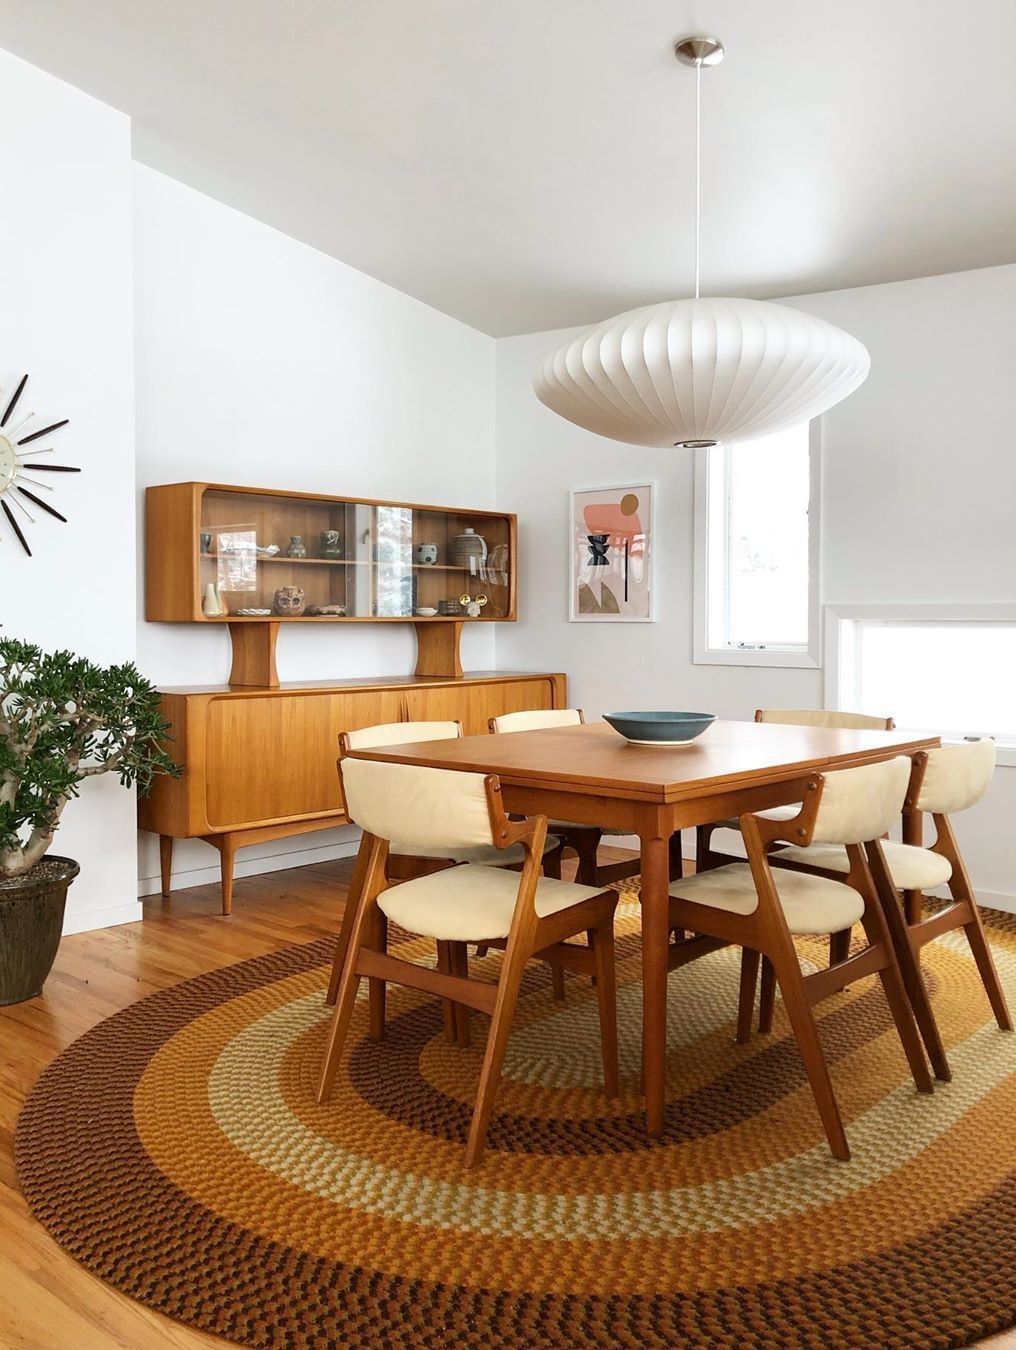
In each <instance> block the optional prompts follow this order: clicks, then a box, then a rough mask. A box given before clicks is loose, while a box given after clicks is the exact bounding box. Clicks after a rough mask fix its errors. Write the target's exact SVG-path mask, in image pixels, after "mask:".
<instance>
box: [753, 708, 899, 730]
mask: <svg viewBox="0 0 1016 1350" xmlns="http://www.w3.org/2000/svg"><path fill="white" fill-rule="evenodd" d="M755 721H756V722H781V723H782V724H783V725H784V726H792V727H833V728H838V729H839V730H841V731H892V729H893V719H892V718H891V717H871V716H869V714H868V713H855V712H828V711H826V710H825V709H822V708H759V709H758V710H757V711H756V713H755Z"/></svg>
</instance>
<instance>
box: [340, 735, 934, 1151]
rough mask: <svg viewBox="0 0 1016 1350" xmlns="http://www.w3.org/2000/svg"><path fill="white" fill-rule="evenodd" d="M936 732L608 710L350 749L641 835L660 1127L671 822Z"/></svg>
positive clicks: (652, 1080)
mask: <svg viewBox="0 0 1016 1350" xmlns="http://www.w3.org/2000/svg"><path fill="white" fill-rule="evenodd" d="M938 743H939V742H938V738H937V737H934V736H932V737H928V736H914V735H912V734H911V735H908V734H907V733H906V732H901V731H853V730H840V729H834V728H828V727H803V726H786V725H783V724H780V723H772V722H733V721H729V722H728V721H717V722H714V723H713V724H712V726H710V727H709V728H708V729H707V730H706V731H705V732H704V734H703V735H702V736H700V737H699V738H698V739H697V740H694V741H689V742H686V743H684V744H683V745H669V746H651V747H650V746H642V745H632V744H630V743H629V742H627V741H625V740H624V739H623V738H622V737H621V736H620V735H618V733H617V732H616V731H614V730H613V728H612V727H610V726H608V725H607V724H606V723H605V722H593V723H588V724H585V725H582V726H567V727H554V728H546V729H543V730H539V731H520V732H511V733H505V734H501V735H489V736H466V737H462V738H460V739H458V740H448V741H426V742H420V743H410V744H406V745H394V746H388V747H384V746H380V747H372V748H371V749H369V750H366V749H365V750H357V751H355V752H353V753H354V754H355V755H356V757H357V758H361V759H376V760H385V761H391V762H396V763H400V764H420V765H428V766H430V767H432V768H438V769H459V770H465V771H468V772H471V773H483V774H496V775H497V776H498V778H499V779H500V782H501V789H502V793H503V798H504V803H505V806H506V808H507V809H508V810H509V811H510V812H517V813H519V814H521V815H536V814H542V815H546V816H548V817H550V818H551V819H552V820H568V821H574V822H577V823H580V824H588V825H601V826H610V827H612V828H614V829H620V830H623V831H625V832H626V833H631V834H633V835H636V836H638V839H639V845H640V850H641V895H640V898H641V907H642V1084H643V1092H644V1094H645V1105H646V1123H647V1128H648V1131H649V1133H650V1135H653V1136H659V1135H660V1134H661V1133H662V1131H663V1117H664V1101H665V1090H666V1030H667V1020H666V1019H667V973H668V961H669V959H670V951H669V950H668V949H670V948H671V943H670V928H669V923H668V890H669V884H670V880H671V874H672V873H673V875H675V876H677V875H680V831H681V830H682V829H686V828H689V827H692V826H696V825H707V824H711V823H713V822H715V821H719V820H725V819H727V818H730V817H736V816H740V815H743V814H744V813H746V812H750V811H760V810H764V809H765V808H767V807H771V806H783V805H786V804H788V803H791V802H796V801H800V800H801V799H802V797H803V796H804V793H805V789H806V784H807V782H808V781H809V779H811V780H812V781H813V780H814V775H815V774H816V773H822V772H824V771H826V770H835V769H846V768H852V767H854V766H856V765H860V764H871V763H874V762H876V761H878V760H885V759H890V758H892V757H893V756H894V755H911V754H914V753H915V752H916V751H918V750H927V749H931V748H933V747H934V746H936V745H938Z"/></svg>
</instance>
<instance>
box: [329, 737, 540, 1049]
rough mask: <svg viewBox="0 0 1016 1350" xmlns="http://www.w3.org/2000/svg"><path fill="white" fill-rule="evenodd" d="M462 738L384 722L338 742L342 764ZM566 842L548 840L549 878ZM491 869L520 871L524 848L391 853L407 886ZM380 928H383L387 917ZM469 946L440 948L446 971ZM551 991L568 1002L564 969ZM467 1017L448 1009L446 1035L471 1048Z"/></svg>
mask: <svg viewBox="0 0 1016 1350" xmlns="http://www.w3.org/2000/svg"><path fill="white" fill-rule="evenodd" d="M461 735H462V723H461V722H437V721H433V722H423V721H420V722H382V723H379V724H378V725H376V726H372V727H359V728H357V729H356V730H355V731H343V732H342V733H341V734H340V736H339V755H340V758H341V757H342V756H344V755H348V754H349V752H350V750H369V749H371V748H372V747H373V746H378V745H408V744H411V743H413V742H416V743H419V742H420V741H450V740H457V739H458V738H459V737H461ZM562 852H563V848H562V845H561V841H560V840H559V839H558V838H557V837H556V836H554V835H548V836H547V838H546V840H545V842H544V847H543V860H542V865H543V870H544V872H545V873H546V875H547V876H550V877H560V875H561V855H562ZM464 862H472V863H486V864H488V865H489V866H491V867H511V868H515V869H519V868H521V867H522V865H523V864H524V862H525V850H524V849H523V848H522V847H521V846H515V847H512V848H506V849H499V848H493V847H491V848H484V847H478V848H468V849H453V848H450V847H445V846H444V845H441V844H438V845H435V846H434V847H433V848H431V849H428V850H426V851H424V852H420V851H417V850H413V849H411V848H409V847H408V846H407V845H404V844H402V843H401V842H397V843H393V844H392V845H391V847H390V849H389V853H388V861H387V864H386V875H387V877H388V879H389V881H408V880H411V879H412V878H413V877H418V876H424V875H426V874H427V873H429V872H440V871H443V870H444V869H445V868H448V867H454V866H455V865H456V864H457V863H464ZM380 922H381V923H382V924H383V923H384V918H383V916H382V918H381V920H380ZM342 948H343V944H342V943H341V942H340V943H339V945H338V948H337V949H336V952H335V958H334V960H333V962H332V971H331V977H330V979H329V982H328V992H327V994H326V996H325V1001H326V1002H327V1003H328V1005H329V1006H331V1005H333V1004H334V1003H335V999H336V996H337V994H338V988H339V976H340V975H341V973H342V958H343V956H344V954H345V953H344V950H342ZM466 959H467V957H466V949H465V946H464V945H462V946H461V947H460V946H458V945H456V944H451V945H449V944H447V943H442V944H440V946H439V948H438V960H439V963H440V964H441V965H442V966H448V968H449V969H450V968H451V966H452V965H454V966H455V967H456V968H459V967H461V965H462V964H463V963H464V962H465V961H466ZM551 985H552V989H553V993H554V997H555V999H557V1000H558V1002H561V1001H562V1000H563V999H564V970H563V969H562V968H561V967H560V966H559V965H552V966H551ZM383 998H384V994H383V990H382V989H379V987H378V986H377V985H376V984H372V985H371V1001H372V1005H375V1010H374V1016H375V1019H376V1018H378V1017H380V1019H381V1021H382V1022H383V1020H384V1008H383V1006H382V1007H381V1008H380V1010H378V1009H377V1007H376V1005H377V1003H378V1000H379V999H380V1000H381V1002H382V1004H383ZM468 1026H469V1022H468V1015H467V1013H466V1010H465V1009H464V1008H462V1009H455V1008H454V1006H453V1005H452V1004H451V1003H447V1004H446V1006H445V1030H446V1034H448V1035H449V1039H454V1040H458V1041H460V1043H462V1044H467V1043H468Z"/></svg>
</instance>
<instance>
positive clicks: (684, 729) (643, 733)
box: [603, 712, 716, 745]
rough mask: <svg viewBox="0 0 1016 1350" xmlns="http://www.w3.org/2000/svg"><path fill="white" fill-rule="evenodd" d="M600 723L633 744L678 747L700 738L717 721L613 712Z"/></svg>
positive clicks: (690, 714) (708, 715) (708, 716)
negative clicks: (603, 722) (610, 727)
mask: <svg viewBox="0 0 1016 1350" xmlns="http://www.w3.org/2000/svg"><path fill="white" fill-rule="evenodd" d="M603 720H604V721H605V722H609V723H610V725H611V726H612V727H613V728H614V730H615V731H617V732H620V734H621V735H622V736H623V737H624V738H625V740H627V741H630V742H631V743H632V745H678V744H680V743H681V742H683V741H693V740H694V739H695V737H696V736H701V735H702V733H703V731H705V729H706V727H708V726H709V725H710V724H711V723H713V722H715V721H716V714H715V713H696V712H615V713H604V714H603Z"/></svg>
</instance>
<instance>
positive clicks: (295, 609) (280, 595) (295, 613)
mask: <svg viewBox="0 0 1016 1350" xmlns="http://www.w3.org/2000/svg"><path fill="white" fill-rule="evenodd" d="M296 537H297V538H299V535H297V536H296ZM303 598H304V589H303V587H302V586H280V587H279V589H278V590H277V591H276V592H275V603H274V605H273V608H274V610H275V613H276V614H281V616H282V617H283V618H284V619H297V618H299V617H300V615H301V614H302V613H303Z"/></svg>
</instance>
